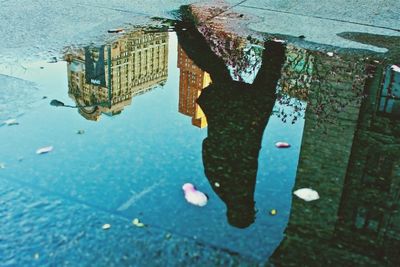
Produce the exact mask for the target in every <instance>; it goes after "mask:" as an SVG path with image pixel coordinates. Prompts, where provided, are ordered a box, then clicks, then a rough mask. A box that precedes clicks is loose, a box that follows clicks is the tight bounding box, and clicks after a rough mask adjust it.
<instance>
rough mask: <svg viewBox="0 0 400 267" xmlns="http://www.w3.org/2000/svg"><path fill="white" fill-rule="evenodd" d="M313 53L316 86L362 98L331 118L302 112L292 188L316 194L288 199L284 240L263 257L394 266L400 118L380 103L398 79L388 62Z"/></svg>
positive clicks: (398, 245) (398, 248) (398, 247)
mask: <svg viewBox="0 0 400 267" xmlns="http://www.w3.org/2000/svg"><path fill="white" fill-rule="evenodd" d="M314 56H315V57H314V62H313V65H314V68H317V69H318V72H319V74H320V77H321V78H322V79H324V78H325V79H324V81H323V83H324V84H327V85H330V86H332V88H336V89H337V90H341V94H340V97H341V98H343V99H346V100H347V99H351V98H357V97H359V96H358V95H357V92H358V91H360V90H361V91H363V93H364V94H365V95H367V97H366V98H364V99H363V101H362V102H361V103H357V102H353V104H351V105H349V106H348V107H347V108H346V109H345V110H344V111H343V112H341V113H335V114H334V116H335V119H336V120H335V123H331V122H328V121H319V120H318V115H317V114H315V113H314V112H313V111H312V110H307V111H306V121H305V127H304V134H303V140H302V148H301V152H300V159H299V165H298V170H297V177H296V184H295V188H294V190H296V189H299V188H310V187H311V188H313V189H315V190H317V191H318V192H319V194H320V197H321V198H320V199H319V200H316V201H313V202H305V201H303V200H301V199H299V198H297V197H293V201H292V208H291V214H290V219H289V223H288V227H287V228H286V230H285V238H284V240H283V241H282V243H281V244H280V246H279V247H278V248H277V249H276V251H275V252H274V254H273V256H272V257H271V258H270V261H271V262H272V263H273V264H274V265H275V266H295V265H296V266H297V265H298V263H299V262H301V263H302V264H303V265H307V266H342V265H346V266H399V264H400V260H399V257H398V255H400V227H399V225H400V213H399V204H400V116H399V115H398V113H397V111H396V108H395V107H396V105H395V103H393V105H392V106H391V108H390V109H384V108H382V107H383V105H382V103H383V102H384V101H386V100H387V95H388V94H387V92H388V91H390V90H388V84H390V86H391V88H398V87H397V86H399V85H400V84H397V82H395V81H396V79H394V78H393V75H394V74H393V72H392V70H393V69H392V68H391V67H386V68H384V67H383V66H378V65H377V64H376V63H374V62H366V61H364V60H361V59H356V58H353V57H351V56H343V57H341V58H339V57H336V58H332V57H328V56H326V55H323V54H319V53H315V54H314ZM388 71H389V72H390V73H388ZM332 73H334V74H335V75H330V74H332ZM360 77H361V79H360ZM333 78H334V79H333ZM312 86H313V81H312V82H311V84H310V87H311V89H313V88H312ZM355 87H360V88H355ZM393 91H394V90H392V92H393ZM313 97H315V96H314V95H312V94H311V95H310V98H311V99H310V100H311V101H312V100H313V99H312V98H313ZM392 99H394V102H395V101H396V99H397V98H396V97H393V96H392V97H391V98H390V100H392ZM386 102H387V101H386ZM321 123H322V124H323V125H320V126H322V127H316V126H317V124H321Z"/></svg>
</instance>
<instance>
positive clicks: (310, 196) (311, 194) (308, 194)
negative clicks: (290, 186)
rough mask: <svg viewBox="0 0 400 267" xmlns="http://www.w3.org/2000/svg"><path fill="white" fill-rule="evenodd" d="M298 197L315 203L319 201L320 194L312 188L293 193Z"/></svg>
mask: <svg viewBox="0 0 400 267" xmlns="http://www.w3.org/2000/svg"><path fill="white" fill-rule="evenodd" d="M293 194H294V195H296V196H297V197H299V198H301V199H303V200H305V201H313V200H317V199H319V195H318V192H317V191H315V190H313V189H310V188H301V189H298V190H296V191H294V192H293Z"/></svg>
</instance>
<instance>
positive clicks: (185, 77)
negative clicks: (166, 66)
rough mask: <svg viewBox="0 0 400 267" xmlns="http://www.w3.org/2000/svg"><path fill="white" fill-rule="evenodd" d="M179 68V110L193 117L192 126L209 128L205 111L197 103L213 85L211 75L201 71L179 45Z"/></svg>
mask: <svg viewBox="0 0 400 267" xmlns="http://www.w3.org/2000/svg"><path fill="white" fill-rule="evenodd" d="M178 68H179V109H178V111H179V112H180V113H182V114H184V115H187V116H189V117H192V124H193V125H194V126H196V127H199V128H204V127H206V126H207V119H206V116H205V115H204V112H203V110H202V109H201V108H200V106H199V105H198V104H197V103H196V100H197V98H199V96H200V94H201V91H202V90H203V89H204V88H206V87H207V86H208V85H210V83H211V77H210V74H209V73H207V72H206V71H203V70H202V69H200V68H199V67H198V66H197V65H196V64H195V63H194V62H193V60H191V59H190V58H189V57H188V56H187V55H186V53H185V51H184V50H183V49H182V47H181V46H180V45H178Z"/></svg>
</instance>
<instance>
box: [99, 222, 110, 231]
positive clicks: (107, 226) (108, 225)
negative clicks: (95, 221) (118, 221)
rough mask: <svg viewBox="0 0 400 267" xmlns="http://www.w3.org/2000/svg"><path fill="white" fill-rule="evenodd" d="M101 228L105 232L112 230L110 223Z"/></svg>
mask: <svg viewBox="0 0 400 267" xmlns="http://www.w3.org/2000/svg"><path fill="white" fill-rule="evenodd" d="M101 228H102V229H103V230H108V229H110V228H111V224H109V223H106V224H103V226H102V227H101Z"/></svg>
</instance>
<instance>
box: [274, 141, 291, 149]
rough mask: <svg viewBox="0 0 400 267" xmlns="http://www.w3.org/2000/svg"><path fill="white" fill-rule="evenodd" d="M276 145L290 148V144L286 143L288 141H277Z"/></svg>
mask: <svg viewBox="0 0 400 267" xmlns="http://www.w3.org/2000/svg"><path fill="white" fill-rule="evenodd" d="M275 146H276V147H277V148H288V147H290V144H289V143H286V142H276V143H275Z"/></svg>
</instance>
